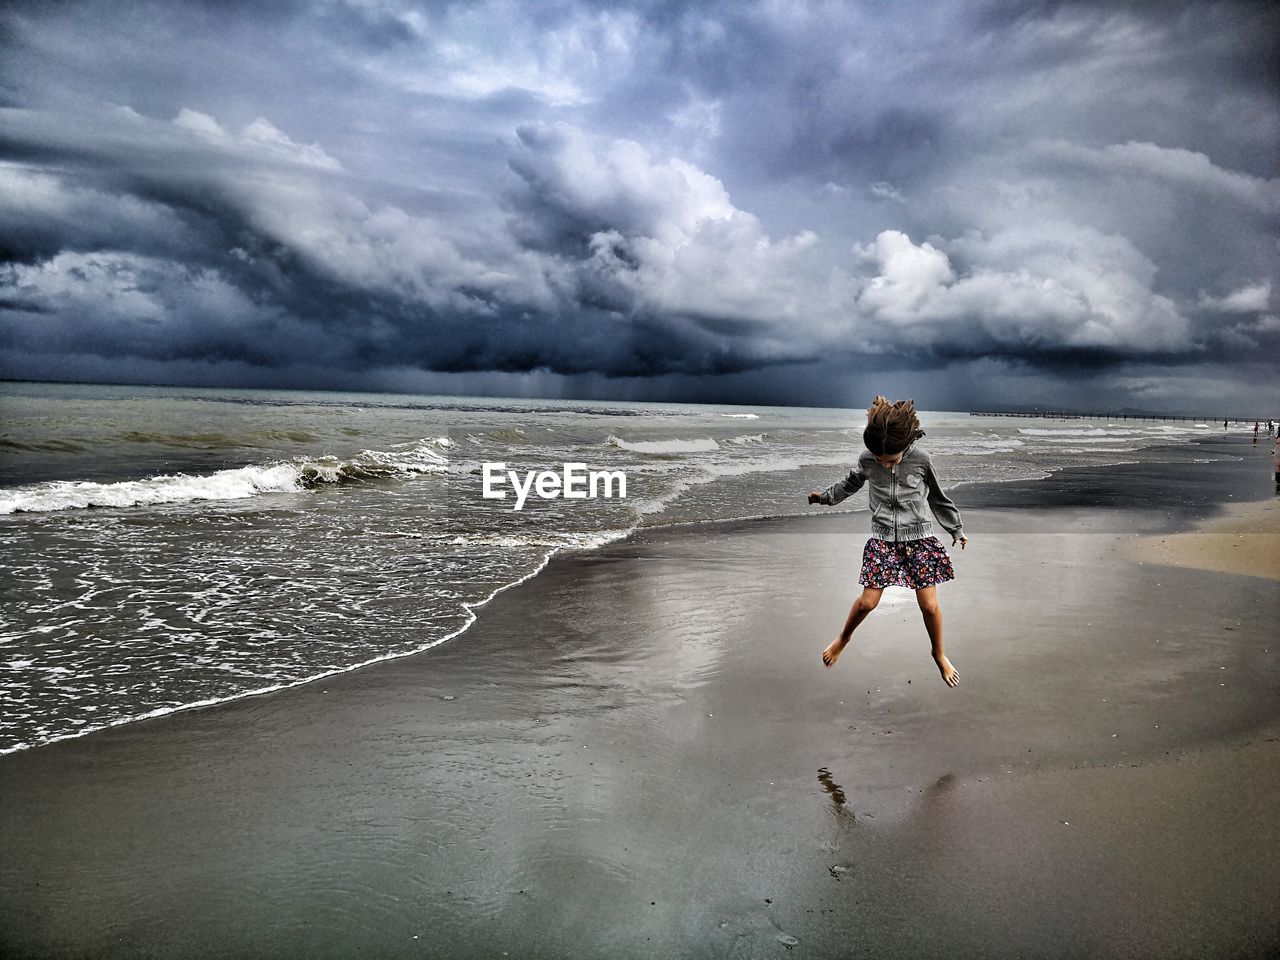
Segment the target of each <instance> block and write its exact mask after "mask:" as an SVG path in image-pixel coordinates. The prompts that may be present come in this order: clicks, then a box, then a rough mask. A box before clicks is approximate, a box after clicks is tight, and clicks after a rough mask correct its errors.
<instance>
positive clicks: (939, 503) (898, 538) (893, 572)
mask: <svg viewBox="0 0 1280 960" xmlns="http://www.w3.org/2000/svg"><path fill="white" fill-rule="evenodd" d="M923 436H924V431H923V430H921V429H920V420H919V418H918V417H917V416H916V409H915V401H913V400H901V401H899V402H897V403H890V402H889V401H888V400H886V399H885V398H884V397H880V396H877V397H876V398H875V400H874V401H873V402H872V404H871V406H870V407H869V408H868V410H867V427H866V429H865V430H864V431H863V432H862V442H863V443H864V444H866V449H865V450H863V451H862V453H861V455H860V456H859V457H858V463H857V465H856V466H855V467H854V468H853V469H852V470H850V471H849V475H848V476H846V477H845V478H844V479H843V480H839V481H837V482H836V483H834V484H832V485H831V486H829V487H827V489H826V490H814V491H813V492H812V493H810V494H809V502H810V503H823V504H826V505H827V506H834V505H835V504H837V503H839V502H840V501H841V500H843V499H845V498H846V497H848V496H850V495H851V494H853V493H855V492H857V491H858V490H859V489H860V488H861V487H862V485H863V484H864V483H865V484H868V488H867V490H868V495H869V497H870V501H871V534H872V535H871V539H870V540H868V541H867V545H866V547H865V548H864V549H863V551H862V575H861V576H860V577H859V578H858V582H859V583H861V584H862V586H863V591H862V595H861V596H859V597H858V599H857V600H855V601H854V602H853V607H852V608H850V610H849V617H848V619H847V620H846V621H845V624H844V629H843V630H841V631H840V634H839V636H837V637H836V638H835V639H834V640H833V641H831V645H830V646H828V647H827V648H826V649H825V650H823V651H822V662H823V663H825V664H826V665H827V667H828V668H831V667H833V666H835V662H836V660H837V659H838V658H839V656H840V653H841V651H843V650H844V648H845V645H846V644H848V642H849V640H850V638H851V637H852V636H853V631H854V630H855V629H857V626H858V624H860V623H861V622H862V621H863V620H865V619H866V617H867V614H869V613H870V612H871V611H872V610H874V609H875V608H876V604H878V603H879V602H880V595H881V594H882V593H884V589H885V587H889V586H900V587H909V588H911V589H912V590H914V591H915V592H916V601H917V602H918V603H919V604H920V612H921V614H922V615H923V616H924V625H925V629H926V630H928V631H929V641H930V643H931V644H932V645H933V660H934V662H935V663H936V664H937V665H938V671H939V672H940V673H941V674H942V679H943V681H944V682H945V683H946V684H947V686H949V687H954V686H956V685H957V684H958V683H959V682H960V674H959V672H958V671H957V670H956V669H955V667H953V666H952V665H951V661H950V660H948V659H947V657H946V654H945V653H943V650H942V610H941V609H940V608H939V606H938V584H940V583H945V582H946V581H948V580H954V579H955V570H954V568H953V567H952V566H951V557H950V556H949V555H948V554H947V548H946V547H944V546H943V545H942V544H941V543H940V542H939V541H938V538H937V537H935V536H933V525H932V523H931V522H930V520H929V518H928V516H927V515H926V514H925V503H926V502H927V503H928V505H929V509H930V510H932V511H933V515H934V517H935V518H936V519H937V521H938V523H939V524H940V525H941V526H942V528H943V529H944V530H946V532H947V533H949V534H950V535H951V545H952V546H955V544H956V543H959V544H960V549H961V550H963V549H964V547H965V544H967V543H968V542H969V540H968V538H967V537H965V535H964V528H963V526H962V525H961V522H960V511H959V510H957V509H956V505H955V504H954V503H952V501H951V498H950V497H948V496H947V495H946V494H945V493H943V492H942V486H941V485H940V484H939V483H938V478H937V476H935V475H934V472H933V463H932V461H931V460H930V459H929V455H928V454H927V453H925V452H924V451H923V450H922V449H920V448H919V447H918V446H916V445H915V441H916V440H917V439H919V438H920V437H923Z"/></svg>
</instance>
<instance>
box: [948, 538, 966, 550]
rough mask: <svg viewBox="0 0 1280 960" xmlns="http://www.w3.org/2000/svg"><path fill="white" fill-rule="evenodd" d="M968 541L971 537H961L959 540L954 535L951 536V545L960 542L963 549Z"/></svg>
mask: <svg viewBox="0 0 1280 960" xmlns="http://www.w3.org/2000/svg"><path fill="white" fill-rule="evenodd" d="M968 542H969V538H968V537H961V538H960V539H959V540H957V539H956V538H955V537H952V538H951V545H952V546H953V547H954V546H955V545H956V544H957V543H958V544H960V549H961V550H963V549H964V545H965V544H966V543H968Z"/></svg>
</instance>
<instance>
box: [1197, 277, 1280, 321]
mask: <svg viewBox="0 0 1280 960" xmlns="http://www.w3.org/2000/svg"><path fill="white" fill-rule="evenodd" d="M1270 303H1271V282H1270V281H1269V280H1263V281H1262V282H1261V283H1254V284H1250V285H1248V286H1245V287H1241V288H1240V289H1238V290H1233V291H1231V292H1230V293H1228V294H1227V295H1226V296H1222V297H1211V296H1209V295H1208V294H1206V293H1202V294H1201V295H1200V306H1201V307H1203V308H1205V309H1207V310H1220V311H1222V312H1223V313H1261V312H1262V311H1263V310H1266V309H1267V307H1268V305H1269V304H1270Z"/></svg>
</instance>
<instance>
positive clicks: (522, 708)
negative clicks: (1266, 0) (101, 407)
mask: <svg viewBox="0 0 1280 960" xmlns="http://www.w3.org/2000/svg"><path fill="white" fill-rule="evenodd" d="M1209 446H1210V447H1213V446H1216V447H1218V448H1222V449H1228V448H1230V443H1229V442H1228V441H1221V442H1220V443H1218V444H1216V445H1209ZM1252 466H1253V464H1252V463H1251V461H1249V460H1234V459H1232V460H1220V461H1215V462H1205V463H1196V462H1190V461H1188V462H1181V463H1175V464H1152V463H1143V464H1130V465H1118V466H1111V467H1096V468H1080V469H1078V470H1072V471H1063V472H1061V473H1058V474H1055V475H1054V476H1053V477H1050V478H1049V479H1046V480H1038V481H1022V482H1018V483H1009V484H987V485H974V486H962V487H959V488H957V489H955V490H954V491H953V496H954V497H955V499H956V501H957V502H958V503H959V504H960V505H961V506H962V509H964V510H965V523H966V530H967V531H968V533H969V536H970V538H971V542H970V544H969V547H968V549H966V550H965V551H963V553H962V552H960V551H959V550H958V549H954V550H953V551H952V553H953V557H954V561H955V566H956V572H957V579H956V581H955V582H953V583H950V584H947V585H945V586H944V587H942V588H941V589H940V596H941V600H942V607H943V614H944V618H945V629H946V632H947V650H948V654H949V656H950V657H951V659H952V660H953V662H955V664H956V666H957V667H958V668H959V670H960V671H961V675H962V678H963V679H962V683H961V685H960V686H959V687H957V688H955V689H950V688H948V687H946V686H945V685H944V684H943V683H942V681H941V680H940V678H939V676H938V674H937V671H936V668H935V667H934V665H933V662H932V661H931V659H930V658H929V656H928V650H929V646H928V640H927V637H926V635H925V633H924V630H923V627H922V624H921V621H920V616H919V613H918V611H917V610H916V608H915V604H914V598H913V597H912V596H911V595H909V594H906V593H905V592H903V593H901V594H895V593H894V592H893V591H890V592H888V593H886V595H885V598H884V601H883V602H882V604H881V606H880V608H879V609H878V610H877V611H876V612H875V613H874V614H873V615H872V616H871V618H869V619H868V621H867V622H866V623H865V624H864V625H863V627H862V628H860V630H859V632H858V633H857V634H856V635H855V637H854V640H853V643H852V644H851V645H850V647H849V648H848V650H847V651H846V652H845V654H844V656H843V657H842V658H841V660H840V662H839V663H838V664H837V665H836V667H835V668H834V669H832V670H825V669H823V667H822V665H821V663H820V661H819V652H820V651H821V649H822V648H823V647H824V646H825V645H826V644H827V643H828V642H829V640H830V639H831V637H832V636H834V633H835V631H836V629H838V626H839V624H840V623H841V622H843V617H844V614H845V612H846V611H847V608H848V604H849V602H850V601H851V599H852V597H853V595H854V592H855V591H856V589H857V587H856V586H855V580H856V575H857V569H858V559H859V557H860V555H861V547H862V543H863V542H864V540H865V538H866V536H867V532H866V526H865V525H866V516H865V514H849V515H831V516H819V517H809V518H785V519H778V520H773V521H752V522H726V523H707V524H690V525H686V526H673V527H663V528H654V529H649V530H642V531H639V532H637V533H636V534H634V535H633V536H631V537H630V538H628V539H626V540H623V541H619V542H617V543H613V544H610V545H607V546H605V547H603V548H600V549H597V550H590V551H576V552H575V551H565V552H562V553H560V554H557V555H556V556H555V557H554V558H553V559H552V561H551V562H550V564H549V565H548V566H547V567H546V569H545V570H543V571H542V572H541V573H540V574H539V575H538V576H536V577H534V578H532V579H530V580H529V581H527V582H526V583H523V584H521V585H519V586H518V587H516V588H513V589H511V590H509V591H506V592H504V593H501V594H499V595H498V596H497V597H496V598H495V599H494V600H493V601H492V602H491V603H489V604H488V605H487V606H485V607H484V608H483V610H482V611H481V614H480V617H479V620H478V621H477V622H476V624H475V625H474V626H473V627H472V628H471V629H470V630H468V631H467V632H466V633H464V634H463V635H462V636H461V637H460V638H458V640H456V641H451V642H449V643H446V644H444V645H442V646H440V647H438V648H436V649H433V650H430V651H428V652H426V653H424V654H421V655H417V656H412V657H406V658H403V659H400V660H394V661H388V662H386V663H382V664H377V665H374V666H371V667H368V668H365V669H361V670H357V671H354V672H352V673H349V674H345V675H341V676H336V677H331V678H327V679H325V680H323V681H320V682H316V683H312V684H307V685H305V686H301V687H297V688H293V689H288V690H283V691H279V692H277V693H274V694H271V695H267V696H262V697H253V698H248V699H244V700H239V701H235V702H231V703H227V704H222V705H219V706H215V707H210V708H206V709H196V710H190V711H186V712H182V713H178V714H174V715H171V716H167V717H161V718H157V719H154V720H150V721H144V722H139V723H133V724H127V725H124V726H121V727H118V728H114V729H111V730H108V731H104V732H101V733H97V734H94V735H91V736H87V737H84V738H80V739H74V740H68V741H63V742H59V743H54V744H50V745H47V746H43V747H39V748H37V749H32V750H25V751H21V752H18V753H15V754H11V755H8V756H4V757H0V891H2V892H0V953H3V954H4V955H5V956H6V957H33V958H34V957H97V958H112V957H177V956H182V957H251V956H252V957H299V958H301V957H307V958H321V957H333V958H340V957H341V958H346V957H355V956H368V957H440V958H444V957H452V958H461V957H502V956H510V957H546V958H570V957H584V958H585V957H605V956H608V957H689V958H697V957H742V958H747V957H771V956H777V957H782V956H796V957H800V956H812V957H855V956H857V957H862V956H865V957H878V958H883V957H917V958H918V957H935V956H936V957H1031V956H1034V957H1151V958H1171V957H1201V958H1202V957H1264V956H1273V955H1274V954H1275V952H1276V951H1277V949H1280V922H1278V921H1277V916H1276V913H1275V911H1274V906H1273V903H1272V896H1271V894H1270V892H1269V891H1274V890H1275V889H1276V888H1277V886H1280V857H1278V856H1277V854H1276V851H1277V850H1280V816H1277V813H1276V811H1277V809H1278V808H1277V804H1276V796H1277V794H1278V793H1280V740H1278V739H1277V738H1278V737H1280V709H1278V708H1277V704H1278V703H1280V699H1278V698H1277V696H1276V694H1277V691H1278V690H1280V645H1278V644H1277V643H1276V631H1275V618H1276V614H1277V602H1276V596H1277V595H1276V590H1275V584H1274V580H1273V579H1269V577H1274V568H1271V569H1270V572H1269V573H1265V574H1264V572H1263V571H1262V570H1261V569H1259V570H1254V569H1250V570H1248V571H1241V570H1240V569H1239V568H1238V567H1230V568H1229V569H1224V568H1225V567H1227V566H1228V565H1227V564H1226V563H1225V562H1224V563H1219V562H1218V561H1216V560H1206V559H1204V558H1203V557H1202V555H1201V552H1198V551H1197V550H1195V549H1192V548H1187V549H1185V550H1184V549H1183V548H1182V546H1181V545H1183V544H1194V543H1195V542H1197V541H1195V539H1194V538H1195V537H1202V536H1205V534H1204V533H1202V532H1195V531H1198V530H1200V529H1201V528H1200V527H1197V524H1206V523H1207V524H1208V526H1205V527H1203V529H1204V530H1209V531H1211V534H1212V535H1214V536H1228V535H1234V530H1235V529H1236V528H1234V527H1233V528H1230V529H1224V528H1222V527H1221V526H1219V524H1221V523H1228V524H1233V523H1245V524H1247V526H1248V529H1249V530H1250V536H1255V537H1258V538H1259V539H1260V540H1261V541H1264V546H1262V547H1260V548H1259V549H1260V550H1262V551H1263V552H1264V553H1266V551H1271V553H1270V554H1269V555H1272V556H1273V555H1274V545H1273V542H1272V540H1271V539H1268V538H1274V537H1275V534H1274V533H1266V534H1265V535H1264V534H1260V533H1258V532H1256V531H1258V530H1259V529H1260V528H1259V526H1258V524H1260V523H1261V522H1262V520H1261V519H1258V518H1263V517H1265V518H1268V519H1267V521H1266V522H1269V523H1273V522H1274V518H1275V508H1274V506H1273V505H1272V503H1271V502H1268V503H1267V505H1265V506H1261V505H1260V503H1261V501H1263V500H1264V499H1265V498H1270V497H1271V496H1272V493H1271V491H1270V490H1269V486H1268V485H1269V479H1270V478H1269V477H1267V476H1266V475H1265V473H1261V472H1258V471H1254V470H1252V469H1251V468H1252ZM804 492H805V491H803V490H801V491H799V495H800V496H803V494H804ZM1231 503H1238V504H1240V505H1241V506H1239V507H1231V508H1230V510H1229V511H1228V510H1227V509H1226V505H1228V504H1231ZM1237 510H1239V511H1241V512H1239V513H1237V512H1236V511H1237ZM1259 511H1261V512H1259ZM1246 517H1248V518H1249V519H1247V520H1246V519H1244V518H1246ZM1270 529H1274V527H1272V528H1270ZM1161 540H1163V541H1164V544H1172V545H1175V546H1176V548H1177V549H1178V550H1179V551H1180V552H1178V553H1177V555H1176V556H1174V555H1173V554H1172V553H1157V552H1151V551H1154V549H1155V548H1154V547H1152V546H1150V545H1151V544H1152V543H1159V542H1160V541H1161ZM1265 544H1271V545H1270V546H1267V545H1265ZM1169 549H1170V550H1171V551H1172V550H1173V549H1174V547H1170V548H1169ZM1227 549H1228V550H1231V549H1239V548H1230V547H1228V548H1227ZM1135 550H1138V551H1142V550H1146V551H1148V552H1146V553H1144V554H1143V557H1144V558H1145V559H1142V560H1141V561H1140V560H1139V559H1138V558H1137V557H1136V555H1135ZM1218 552H1219V553H1220V552H1221V551H1218Z"/></svg>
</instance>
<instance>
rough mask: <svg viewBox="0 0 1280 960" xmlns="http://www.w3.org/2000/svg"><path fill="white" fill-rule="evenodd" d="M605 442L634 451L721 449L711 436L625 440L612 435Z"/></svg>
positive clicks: (621, 448)
mask: <svg viewBox="0 0 1280 960" xmlns="http://www.w3.org/2000/svg"><path fill="white" fill-rule="evenodd" d="M605 442H606V443H608V444H609V445H610V446H614V447H618V448H619V449H620V450H630V451H632V452H633V453H705V452H708V451H711V450H719V449H720V444H718V443H716V442H715V440H713V439H711V438H710V437H706V438H704V439H700V440H623V439H621V438H620V437H615V436H610V437H609V439H608V440H606V441H605Z"/></svg>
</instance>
